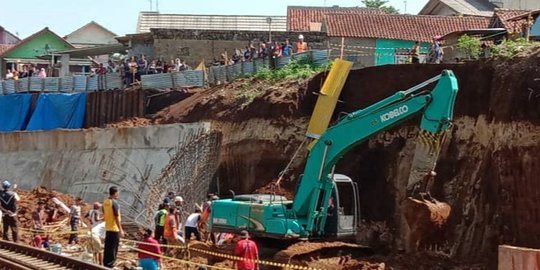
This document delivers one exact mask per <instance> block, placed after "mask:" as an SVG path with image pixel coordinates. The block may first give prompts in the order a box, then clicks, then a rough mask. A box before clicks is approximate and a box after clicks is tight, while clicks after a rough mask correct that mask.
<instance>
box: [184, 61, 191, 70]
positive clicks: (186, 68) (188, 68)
mask: <svg viewBox="0 0 540 270" xmlns="http://www.w3.org/2000/svg"><path fill="white" fill-rule="evenodd" d="M182 66H183V67H184V70H191V67H190V66H188V64H186V59H184V60H182Z"/></svg>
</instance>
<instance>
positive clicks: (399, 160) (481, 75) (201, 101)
mask: <svg viewBox="0 0 540 270" xmlns="http://www.w3.org/2000/svg"><path fill="white" fill-rule="evenodd" d="M539 67H540V52H536V53H533V54H531V55H529V56H528V57H526V58H514V59H511V60H490V61H483V62H474V63H467V64H461V65H399V66H380V67H372V68H365V69H360V70H354V71H352V72H351V73H350V75H349V78H348V80H347V83H346V84H345V87H344V89H343V92H342V95H341V97H340V99H341V100H343V101H344V103H339V104H338V107H337V108H336V113H335V115H334V119H336V118H337V116H338V115H339V114H340V113H343V112H346V113H349V112H353V111H355V110H358V109H360V108H364V107H366V106H368V105H370V104H373V103H374V102H376V101H378V100H380V99H383V98H385V97H387V96H389V95H391V94H392V93H394V92H395V91H398V90H403V89H407V88H409V87H412V86H414V85H416V84H418V83H420V82H422V81H425V80H426V79H428V78H431V77H433V76H435V75H438V74H440V73H441V71H442V70H443V69H451V70H453V71H454V73H455V74H456V76H457V78H458V81H459V87H460V93H459V94H458V98H457V103H456V107H455V110H454V111H455V120H454V124H455V126H454V128H453V129H452V131H451V134H449V136H448V138H447V140H446V142H445V143H444V145H443V147H442V151H441V156H440V158H439V161H438V164H437V168H436V171H437V173H438V176H437V178H436V181H435V185H434V189H433V190H432V192H431V193H432V194H433V197H435V198H437V199H438V200H440V201H442V202H445V203H447V204H448V205H450V206H451V208H452V211H451V213H450V217H449V220H448V223H446V225H445V226H441V227H440V228H438V230H436V231H428V230H427V229H423V230H422V229H421V232H422V235H421V237H422V243H419V244H420V245H421V246H423V248H424V249H425V251H420V252H418V253H413V254H406V255H405V254H403V250H404V248H405V246H407V245H409V244H410V240H409V239H407V237H406V236H407V232H408V226H407V220H406V219H405V218H404V216H406V215H405V214H406V213H404V212H403V209H404V208H403V205H402V203H403V201H404V199H405V186H406V183H407V179H408V175H409V169H410V165H411V162H412V153H413V152H414V145H415V140H414V138H415V137H416V135H417V133H418V128H417V126H418V120H419V118H416V119H413V120H411V121H409V122H407V123H405V124H403V125H401V126H399V127H396V128H393V129H391V130H388V131H386V132H384V133H381V134H379V135H377V136H375V137H374V138H372V139H370V140H369V141H367V142H365V143H363V144H361V145H359V146H358V147H356V148H355V149H353V150H352V151H351V152H349V153H348V154H347V155H345V156H344V157H343V158H342V162H340V163H339V164H338V165H337V168H336V171H337V172H340V173H344V174H347V175H349V176H351V177H352V178H353V179H355V181H357V182H358V183H359V185H360V193H361V194H360V197H361V205H362V219H364V220H366V221H367V222H371V223H370V224H376V225H377V226H375V225H374V226H371V227H373V228H374V229H373V230H372V232H373V233H371V234H370V235H369V237H368V238H370V239H371V240H372V241H371V243H370V244H373V246H375V247H377V250H376V251H379V250H383V251H385V253H380V254H382V255H379V257H369V258H368V259H369V261H371V262H374V263H383V262H384V263H385V264H386V267H392V269H494V268H495V265H496V261H497V259H496V258H497V246H498V245H499V244H512V245H520V246H526V247H533V248H538V247H540V238H539V237H538V235H540V226H539V225H540V216H539V215H538V211H537V210H536V207H535V205H536V203H537V202H538V195H537V192H535V190H538V188H539V187H538V183H537V181H535V180H536V179H537V175H539V174H540V155H538V153H539V151H540V144H538V142H539V141H540V68H539ZM324 77H325V74H320V75H318V76H315V77H314V78H313V79H312V80H310V81H289V82H280V83H277V84H271V83H264V82H260V81H252V80H248V79H245V80H240V81H236V82H234V83H232V84H228V85H224V86H218V87H214V88H211V89H208V90H207V91H204V92H200V93H196V94H194V95H192V96H191V97H189V98H187V99H185V100H183V101H181V102H179V103H177V104H174V105H172V106H170V107H168V108H166V109H164V110H162V111H161V112H159V113H157V114H156V116H155V118H154V119H153V120H154V121H155V122H156V123H175V122H194V121H209V122H212V124H213V126H214V128H215V129H216V130H218V131H220V132H221V133H222V135H223V136H222V142H221V146H222V147H221V149H220V163H219V170H218V173H217V175H216V177H215V178H216V179H217V178H219V183H220V190H222V191H224V193H225V192H226V191H227V190H229V189H232V190H234V191H236V193H237V194H239V193H249V192H252V191H254V190H257V189H259V191H271V190H272V188H271V186H270V185H269V182H270V181H271V180H272V179H276V178H277V176H278V174H279V173H280V172H281V171H282V170H283V169H284V168H285V166H286V165H287V163H288V162H289V161H290V159H291V157H292V156H293V154H294V153H295V152H296V150H297V148H298V147H299V146H300V145H301V142H302V141H303V140H304V138H305V136H304V134H305V129H306V126H307V121H308V119H309V116H310V114H311V112H312V110H313V107H314V104H315V101H316V98H317V97H316V96H315V95H312V94H311V93H312V92H318V91H319V89H320V87H321V85H322V82H323V81H324ZM305 157H306V151H305V149H302V150H301V151H300V152H299V155H298V157H297V158H296V159H295V160H294V161H293V162H292V166H291V168H290V171H289V172H288V173H287V174H286V175H285V180H284V181H283V183H282V185H281V187H282V188H284V189H285V190H286V191H288V192H289V193H286V196H287V197H289V196H291V193H290V191H293V190H294V187H295V183H296V180H297V178H298V177H297V176H298V175H299V174H300V173H301V170H302V167H303V163H304V161H305ZM212 191H215V190H212ZM424 209H425V208H424ZM418 215H424V220H426V221H430V222H431V219H432V216H431V213H429V212H420V213H418ZM380 224H384V225H380ZM379 225H380V226H379ZM418 226H419V227H422V224H419V225H418ZM371 227H370V226H366V228H371ZM375 227H377V228H375ZM382 228H384V229H382ZM388 234H391V236H389V235H388ZM377 242H379V244H377ZM333 259H335V258H329V259H328V260H333ZM352 259H354V260H358V261H359V262H361V261H363V259H361V258H352ZM355 267H357V266H355ZM362 267H363V266H362ZM351 269H361V268H359V267H358V268H351Z"/></svg>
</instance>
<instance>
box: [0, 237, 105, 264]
mask: <svg viewBox="0 0 540 270" xmlns="http://www.w3.org/2000/svg"><path fill="white" fill-rule="evenodd" d="M0 269H9V270H71V269H76V270H105V269H107V268H104V267H102V266H99V265H95V264H90V263H86V262H83V261H79V260H77V259H73V258H70V257H66V256H62V255H59V254H55V253H52V252H49V251H46V250H42V249H37V248H34V247H30V246H25V245H21V244H17V243H12V242H7V241H2V240H0Z"/></svg>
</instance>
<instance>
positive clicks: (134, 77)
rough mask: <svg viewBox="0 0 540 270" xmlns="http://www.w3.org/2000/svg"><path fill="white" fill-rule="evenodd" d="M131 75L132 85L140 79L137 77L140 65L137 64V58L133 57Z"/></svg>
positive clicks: (130, 67) (130, 66) (130, 68)
mask: <svg viewBox="0 0 540 270" xmlns="http://www.w3.org/2000/svg"><path fill="white" fill-rule="evenodd" d="M128 66H129V75H130V81H131V83H130V85H131V84H132V83H135V82H136V80H137V79H140V77H137V76H138V75H137V74H138V72H137V70H138V64H137V57H136V56H132V57H131V60H130V61H129V64H128Z"/></svg>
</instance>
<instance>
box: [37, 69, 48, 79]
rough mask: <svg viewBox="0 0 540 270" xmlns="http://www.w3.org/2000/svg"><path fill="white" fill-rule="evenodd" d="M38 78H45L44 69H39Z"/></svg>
mask: <svg viewBox="0 0 540 270" xmlns="http://www.w3.org/2000/svg"><path fill="white" fill-rule="evenodd" d="M38 77H40V78H47V72H45V69H44V68H41V69H40V70H39V74H38Z"/></svg>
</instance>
